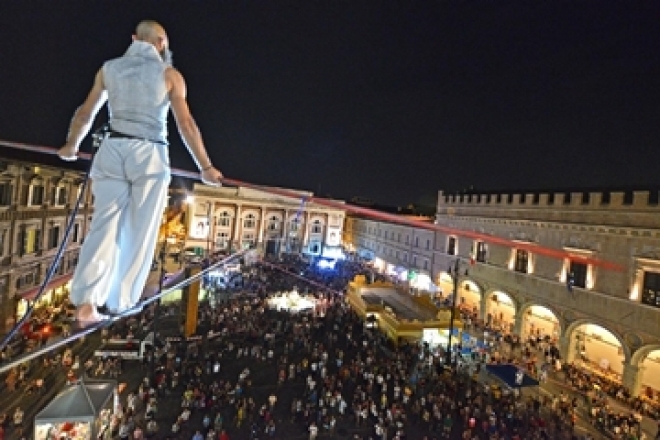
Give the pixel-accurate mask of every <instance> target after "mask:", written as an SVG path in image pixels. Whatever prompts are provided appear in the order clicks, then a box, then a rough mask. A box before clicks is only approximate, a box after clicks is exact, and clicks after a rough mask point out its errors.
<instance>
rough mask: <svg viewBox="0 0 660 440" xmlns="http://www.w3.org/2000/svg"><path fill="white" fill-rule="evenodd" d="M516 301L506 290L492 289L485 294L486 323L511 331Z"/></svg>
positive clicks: (514, 317)
mask: <svg viewBox="0 0 660 440" xmlns="http://www.w3.org/2000/svg"><path fill="white" fill-rule="evenodd" d="M516 311H517V310H516V303H515V301H514V300H513V298H512V297H511V295H509V294H508V293H506V292H503V291H501V290H493V291H491V292H488V294H487V295H486V307H485V310H484V320H485V322H486V325H488V326H490V327H494V328H498V329H501V330H502V331H504V332H512V331H513V329H514V325H515V322H516Z"/></svg>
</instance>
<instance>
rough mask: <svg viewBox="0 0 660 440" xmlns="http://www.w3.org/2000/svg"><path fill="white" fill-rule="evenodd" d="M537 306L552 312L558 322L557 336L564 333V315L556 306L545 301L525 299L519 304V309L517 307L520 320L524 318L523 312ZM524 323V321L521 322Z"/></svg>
mask: <svg viewBox="0 0 660 440" xmlns="http://www.w3.org/2000/svg"><path fill="white" fill-rule="evenodd" d="M534 306H538V307H543V308H545V309H548V310H549V311H550V312H552V314H553V315H554V317H555V319H556V320H557V322H558V323H559V337H561V336H563V335H564V331H565V329H566V320H565V319H564V317H563V316H562V315H561V313H559V312H558V311H557V308H556V307H555V306H552V305H550V304H548V303H545V302H540V301H527V302H525V303H523V304H522V305H521V306H520V309H518V311H517V313H518V316H520V317H521V318H522V320H523V321H524V320H525V313H527V311H528V310H530V309H531V308H532V307H534ZM522 324H524V322H523V323H522Z"/></svg>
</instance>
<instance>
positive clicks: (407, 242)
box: [406, 235, 410, 244]
mask: <svg viewBox="0 0 660 440" xmlns="http://www.w3.org/2000/svg"><path fill="white" fill-rule="evenodd" d="M406 244H410V236H409V235H406Z"/></svg>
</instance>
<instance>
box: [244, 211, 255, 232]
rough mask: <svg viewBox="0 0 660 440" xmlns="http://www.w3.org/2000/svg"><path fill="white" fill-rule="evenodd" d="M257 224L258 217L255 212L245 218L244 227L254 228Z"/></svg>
mask: <svg viewBox="0 0 660 440" xmlns="http://www.w3.org/2000/svg"><path fill="white" fill-rule="evenodd" d="M256 226H257V219H256V217H255V216H254V214H248V215H246V216H245V219H244V220H243V227H244V228H245V229H254V228H255V227H256Z"/></svg>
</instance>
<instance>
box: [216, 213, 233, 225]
mask: <svg viewBox="0 0 660 440" xmlns="http://www.w3.org/2000/svg"><path fill="white" fill-rule="evenodd" d="M217 225H218V226H219V227H222V228H228V227H229V226H230V225H231V217H230V216H229V213H228V212H227V211H225V212H223V213H222V214H220V216H218V220H217Z"/></svg>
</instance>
